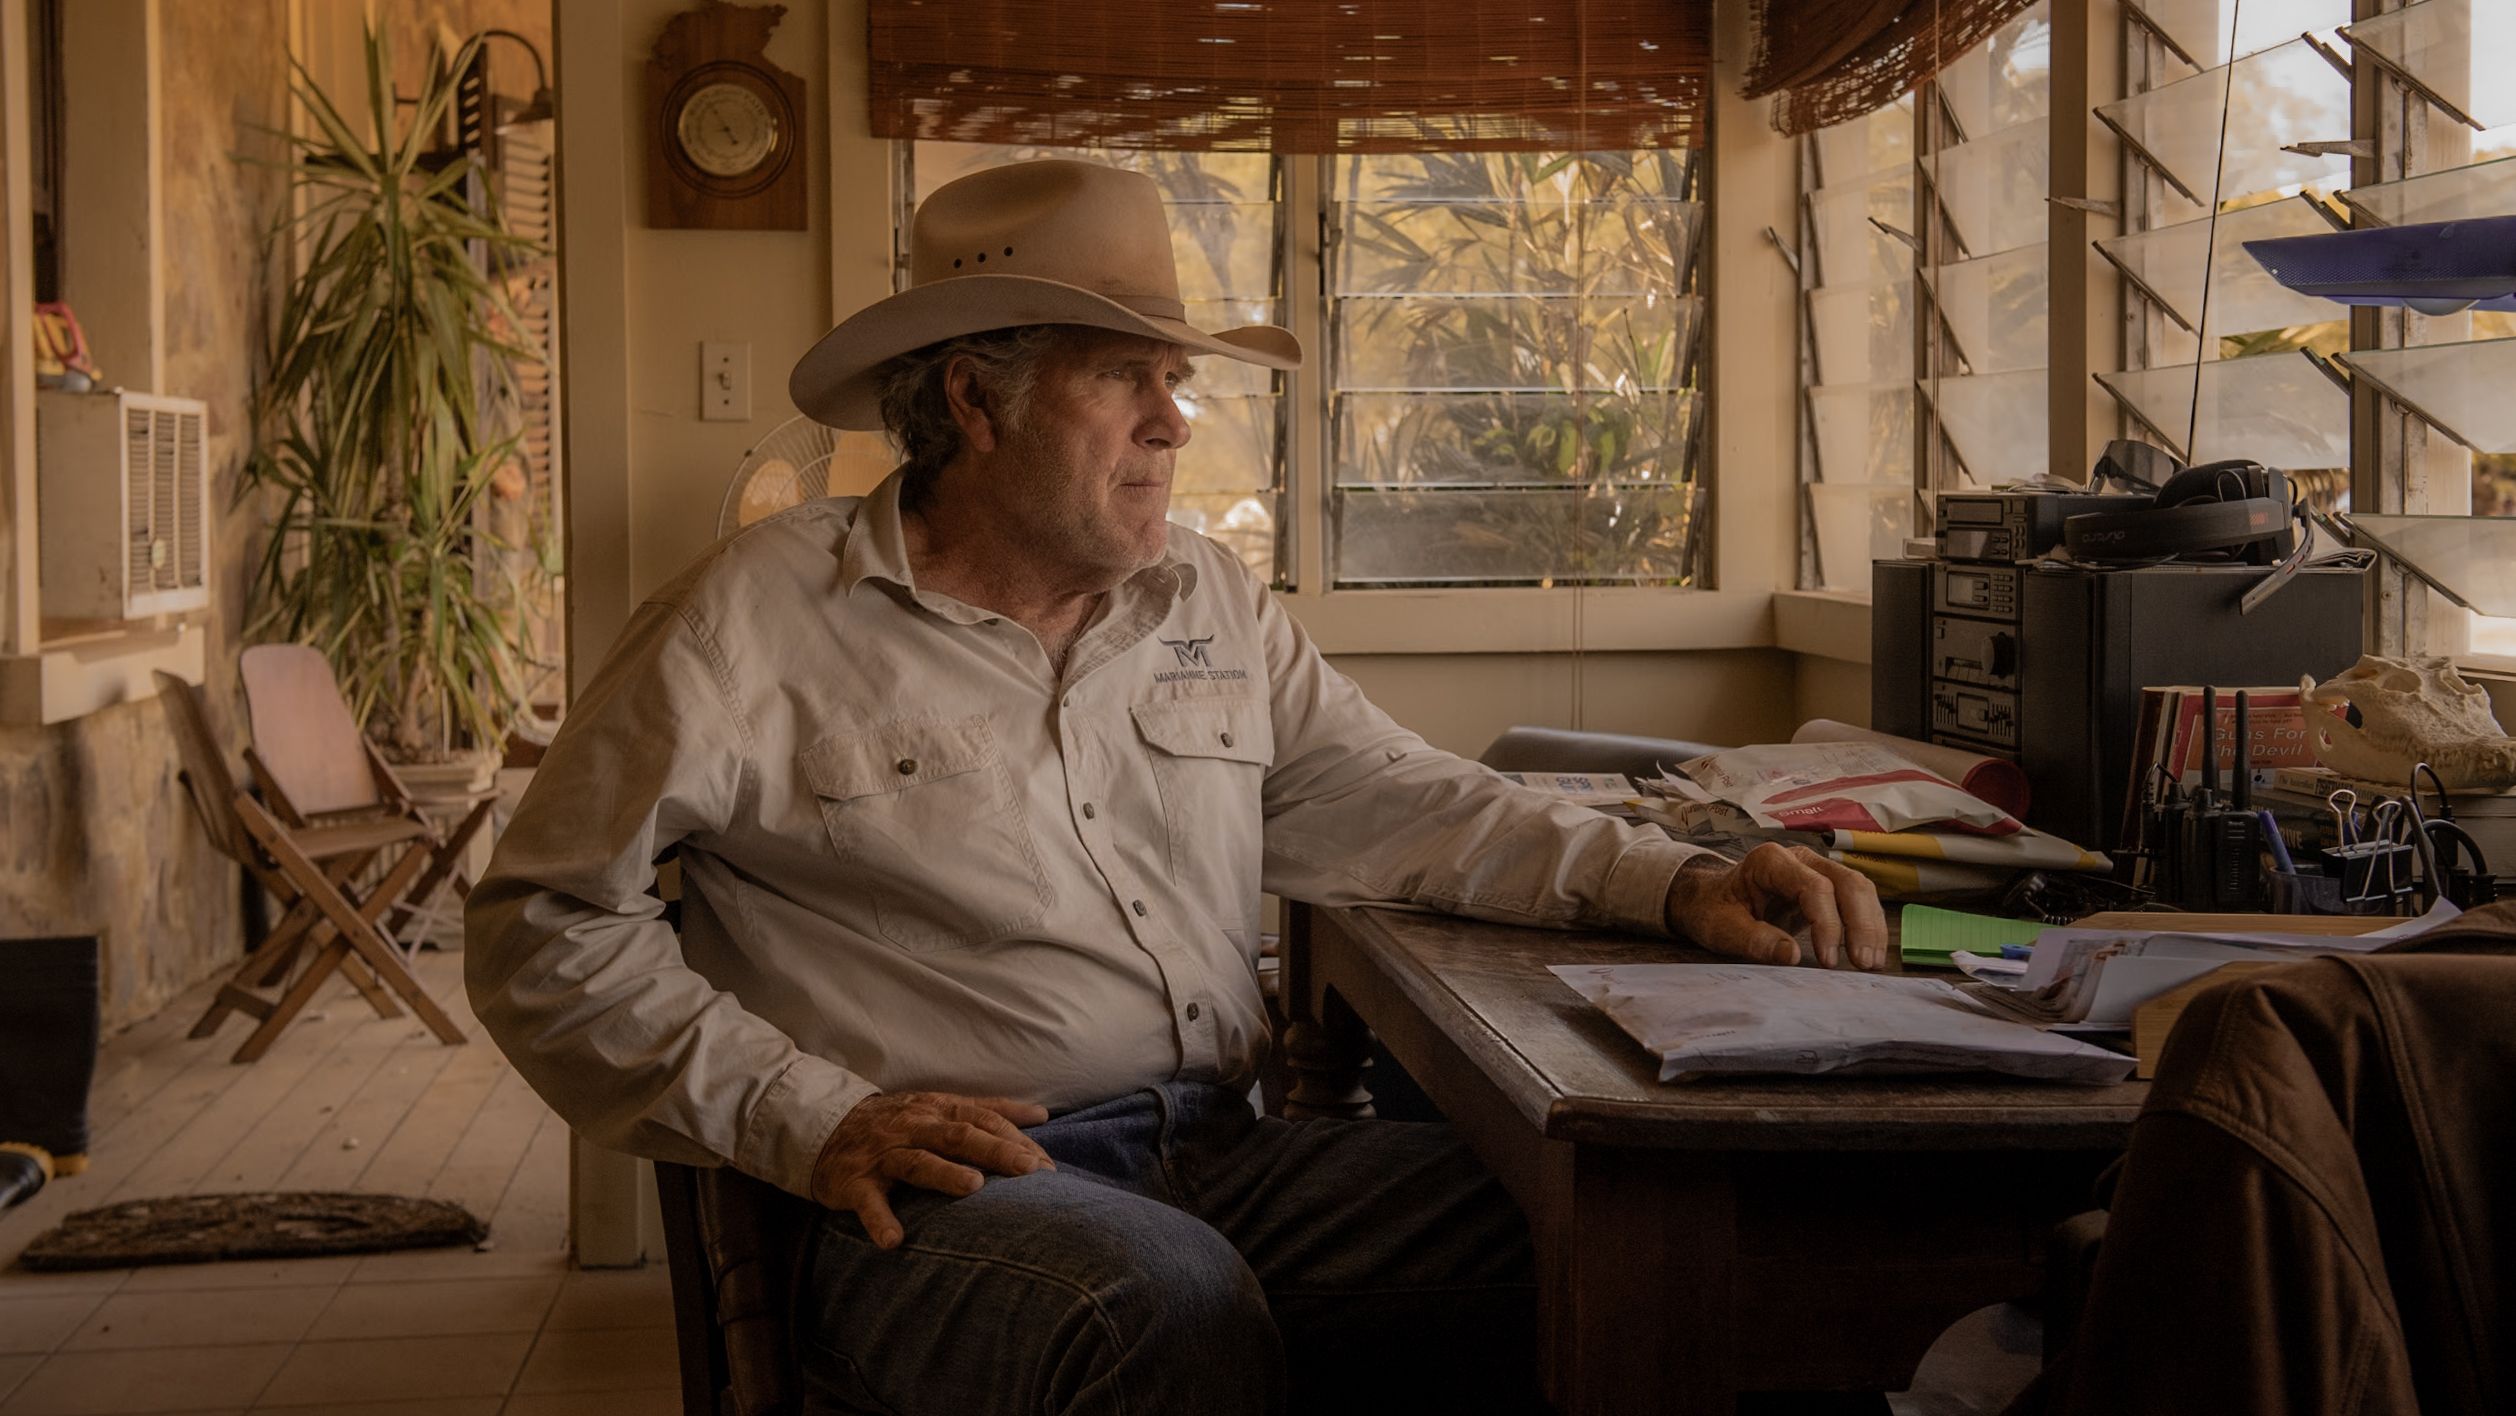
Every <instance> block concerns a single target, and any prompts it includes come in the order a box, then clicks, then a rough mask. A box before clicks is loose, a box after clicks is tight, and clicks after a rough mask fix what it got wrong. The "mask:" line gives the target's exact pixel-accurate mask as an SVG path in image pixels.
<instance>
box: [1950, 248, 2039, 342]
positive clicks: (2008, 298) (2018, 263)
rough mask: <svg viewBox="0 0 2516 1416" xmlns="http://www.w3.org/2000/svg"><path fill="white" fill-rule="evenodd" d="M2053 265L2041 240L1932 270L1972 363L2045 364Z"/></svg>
mask: <svg viewBox="0 0 2516 1416" xmlns="http://www.w3.org/2000/svg"><path fill="white" fill-rule="evenodd" d="M2048 266H2049V253H2048V252H2047V250H2046V248H2045V247H2044V246H2042V245H2040V244H2039V245H2034V246H2022V247H2020V248H2018V249H2017V250H2014V251H2004V252H2002V253H2001V254H1999V255H1997V256H1985V257H1983V258H1982V259H1980V260H1972V261H1958V262H1956V263H1955V264H1953V265H1944V266H1940V267H1938V268H1937V269H1935V270H1934V271H1932V273H1931V277H1930V284H1931V289H1932V291H1933V292H1934V293H1935V294H1936V295H1937V297H1938V300H1939V310H1940V315H1941V317H1942V318H1944V319H1946V320H1947V321H1948V331H1949V334H1950V335H1951V336H1952V337H1953V338H1954V339H1955V340H1956V341H1957V347H1958V350H1959V351H1960V352H1961V353H1962V354H1963V355H1964V356H1965V360H1966V364H1967V367H1969V368H1971V369H1972V370H1973V371H1974V372H1976V373H1978V374H1999V373H2008V372H2010V371H2013V370H2018V369H2041V368H2043V367H2044V363H2045V342H2046V341H2045V312H2046V310H2047V309H2048V308H2049V307H2050V303H2051V302H2050V301H2049V300H2048V299H2047V295H2048V294H2049V291H2048V285H2047V278H2046V277H2047V269H2048Z"/></svg>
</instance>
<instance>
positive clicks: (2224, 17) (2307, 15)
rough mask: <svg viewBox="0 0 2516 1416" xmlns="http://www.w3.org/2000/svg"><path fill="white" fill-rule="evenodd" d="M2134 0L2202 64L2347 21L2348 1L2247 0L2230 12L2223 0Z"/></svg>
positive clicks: (2239, 55) (2222, 61)
mask: <svg viewBox="0 0 2516 1416" xmlns="http://www.w3.org/2000/svg"><path fill="white" fill-rule="evenodd" d="M2135 3H2137V4H2138V5H2139V6H2140V8H2141V9H2142V11H2144V12H2145V13H2146V14H2147V15H2148V16H2149V18H2150V19H2151V20H2152V21H2154V22H2156V24H2157V25H2158V27H2159V28H2160V29H2163V30H2165V31H2166V32H2167V34H2168V35H2169V36H2170V37H2171V38H2173V39H2174V41H2175V42H2176V44H2177V45H2179V46H2180V47H2182V49H2183V50H2184V52H2185V53H2187V54H2190V55H2192V56H2193V58H2194V59H2195V60H2196V61H2197V62H2199V63H2200V64H2201V65H2202V66H2203V67H2205V68H2207V67H2212V66H2216V65H2220V64H2225V63H2227V62H2228V61H2230V60H2232V59H2241V58H2243V57H2245V56H2246V55H2248V54H2255V53H2259V52H2261V51H2262V50H2265V49H2270V48H2273V47H2275V46H2277V45H2282V44H2287V43H2290V42H2291V41H2293V40H2295V39H2296V38H2297V37H2298V35H2299V34H2301V33H2303V32H2307V31H2316V32H2319V33H2320V32H2322V31H2327V30H2331V29H2333V28H2335V27H2336V26H2340V25H2345V24H2348V23H2349V22H2350V0H2285V3H2265V0H2252V3H2249V4H2246V5H2244V6H2243V7H2242V13H2240V14H2235V15H2233V16H2232V15H2231V11H2234V10H2237V9H2238V8H2239V7H2237V6H2233V5H2231V4H2230V3H2229V0H2135ZM2231 18H2233V19H2234V20H2235V21H2236V28H2235V32H2234V34H2233V35H2232V34H2231V33H2230V32H2229V23H2230V20H2231ZM2232 40H2233V42H2231V41H2232Z"/></svg>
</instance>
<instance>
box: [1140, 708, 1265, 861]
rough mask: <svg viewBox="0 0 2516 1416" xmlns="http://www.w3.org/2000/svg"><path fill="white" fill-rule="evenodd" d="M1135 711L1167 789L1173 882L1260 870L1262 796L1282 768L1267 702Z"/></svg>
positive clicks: (1164, 811)
mask: <svg viewBox="0 0 2516 1416" xmlns="http://www.w3.org/2000/svg"><path fill="white" fill-rule="evenodd" d="M1128 711H1129V712H1130V713H1131V714H1132V715H1133V716H1134V718H1135V720H1136V734H1137V736H1138V737H1140V738H1142V739H1143V740H1144V744H1145V747H1146V749H1147V753H1146V755H1147V756H1148V757H1150V758H1151V759H1152V763H1153V779H1154V782H1155V783H1156V785H1157V786H1159V787H1160V789H1161V793H1162V819H1163V825H1164V827H1165V829H1166V832H1167V834H1168V835H1169V837H1170V858H1171V859H1170V864H1171V877H1172V878H1173V879H1174V880H1180V879H1183V878H1184V877H1186V876H1190V875H1196V874H1199V873H1201V872H1202V871H1204V870H1209V869H1225V868H1231V867H1233V866H1235V865H1247V866H1248V867H1249V868H1250V869H1253V870H1254V869H1255V864H1256V858H1257V852H1258V849H1259V847H1260V844H1261V842H1262V840H1263V838H1264V832H1265V827H1266V817H1265V811H1264V809H1263V807H1262V806H1261V803H1260V790H1261V788H1262V787H1264V785H1265V783H1266V776H1267V768H1268V767H1269V766H1271V765H1273V763H1274V762H1275V721H1274V719H1273V717H1272V716H1271V715H1270V714H1269V712H1268V709H1267V703H1266V700H1264V699H1260V698H1198V699H1184V700H1180V701H1177V702H1168V703H1139V704H1136V705H1135V706H1134V707H1132V708H1131V709H1129V710H1128ZM1218 857H1220V858H1218ZM1237 857H1246V860H1237V859H1235V858H1237Z"/></svg>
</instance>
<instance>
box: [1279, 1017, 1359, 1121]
mask: <svg viewBox="0 0 2516 1416" xmlns="http://www.w3.org/2000/svg"><path fill="white" fill-rule="evenodd" d="M1319 1012H1320V1014H1321V1017H1320V1018H1319V1020H1318V1021H1316V1022H1313V1021H1311V1020H1309V1019H1302V1020H1299V1021H1296V1022H1294V1023H1293V1024H1291V1025H1290V1026H1288V1027H1286V1028H1285V1030H1284V1068H1285V1070H1286V1071H1287V1072H1289V1073H1291V1074H1292V1083H1291V1086H1290V1087H1289V1089H1288V1090H1287V1091H1286V1093H1285V1097H1284V1114H1285V1115H1286V1116H1287V1117H1290V1118H1291V1119H1293V1120H1296V1121H1300V1120H1305V1119H1307V1118H1309V1117H1313V1116H1338V1117H1343V1118H1345V1119H1347V1120H1355V1119H1359V1118H1362V1117H1366V1116H1370V1115H1371V1114H1372V1093H1371V1088H1370V1087H1369V1086H1367V1085H1366V1084H1365V1082H1364V1073H1366V1072H1367V1071H1369V1070H1370V1069H1371V1065H1372V1059H1371V1055H1370V1046H1369V1044H1368V1042H1367V1041H1366V1039H1368V1038H1369V1037H1370V1036H1371V1034H1370V1033H1369V1032H1367V1031H1365V1030H1364V1027H1363V1022H1362V1019H1360V1018H1357V1017H1355V1016H1354V1010H1353V1009H1352V1008H1350V1007H1347V1006H1346V1002H1345V1000H1344V999H1342V998H1340V997H1338V996H1337V995H1335V994H1333V993H1331V994H1329V995H1327V997H1326V998H1325V1000H1324V1001H1323V1002H1322V1003H1321V1005H1320V1007H1319Z"/></svg>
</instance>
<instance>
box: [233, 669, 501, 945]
mask: <svg viewBox="0 0 2516 1416" xmlns="http://www.w3.org/2000/svg"><path fill="white" fill-rule="evenodd" d="M237 667H238V669H239V671H240V672H241V673H242V675H243V678H244V685H245V712H246V714H247V716H248V717H249V718H250V719H251V721H252V726H253V745H252V746H251V747H248V748H246V749H245V763H246V765H247V766H248V767H250V768H251V769H252V771H253V777H254V785H255V786H256V787H257V788H259V790H260V792H261V795H262V799H263V800H264V801H265V802H267V803H268V804H269V805H270V807H271V809H272V811H273V813H274V814H276V815H277V816H278V817H279V818H280V819H281V820H282V821H283V822H286V823H287V824H288V825H290V826H293V827H298V828H304V827H308V826H337V825H344V824H347V823H349V822H352V821H360V820H368V819H373V818H379V817H395V816H398V817H406V818H408V819H410V820H413V821H416V822H418V823H420V824H421V825H422V826H424V827H426V828H427V831H428V842H429V850H430V856H429V860H428V867H427V871H426V873H425V874H423V875H421V876H420V878H419V883H417V884H415V885H413V886H412V887H411V889H410V893H409V894H407V895H405V896H404V897H403V898H402V899H401V900H399V901H397V902H396V903H395V904H394V906H393V914H392V917H391V918H390V919H388V920H387V921H386V922H385V927H384V932H385V934H386V935H387V937H389V938H391V939H392V940H393V941H394V942H395V945H396V946H397V947H399V948H401V949H402V951H403V954H404V956H405V957H407V956H408V955H409V954H410V953H411V952H412V951H413V950H415V949H416V948H417V946H418V940H417V937H416V934H412V935H410V936H409V937H406V931H409V930H410V927H411V924H412V922H413V921H414V920H415V919H416V920H418V921H420V923H421V925H422V927H423V928H424V927H425V925H427V924H430V923H434V922H436V920H437V919H438V918H439V917H440V916H439V915H438V912H437V911H435V910H434V909H432V908H431V907H430V906H431V904H432V902H433V901H434V900H435V899H436V897H437V895H438V893H439V892H440V891H441V890H444V889H447V888H449V887H451V889H452V890H453V892H454V895H455V898H456V899H457V900H465V899H469V898H471V894H472V883H471V882H470V881H469V880H467V879H465V878H464V876H463V872H462V869H461V866H462V861H463V855H464V852H465V851H467V850H469V849H470V847H471V844H472V838H473V837H474V836H476V835H478V834H480V830H481V828H482V827H483V826H485V825H487V824H488V821H489V814H490V811H491V809H492V808H493V807H494V806H496V805H497V801H498V793H497V791H496V789H495V788H491V789H489V790H485V791H477V792H467V793H464V794H463V795H461V796H459V797H452V798H447V799H445V800H444V801H442V802H437V801H435V799H432V804H436V805H442V806H449V807H459V808H462V809H463V812H464V814H463V817H462V819H461V820H460V821H459V822H457V823H456V825H455V827H454V829H453V830H452V831H450V832H444V833H442V834H441V833H440V832H439V830H438V828H437V825H436V823H435V822H433V821H431V820H430V819H429V818H428V816H427V814H426V813H425V812H423V811H422V810H421V809H420V806H419V804H418V803H417V802H416V801H415V800H414V799H413V798H412V796H411V794H410V792H409V790H408V789H407V788H405V787H404V786H403V784H402V779H401V778H400V777H398V776H396V775H395V774H394V771H393V768H392V767H391V766H390V765H388V764H387V763H386V762H385V760H384V758H383V756H382V755H381V754H379V753H378V752H377V751H376V746H375V744H374V743H373V742H371V741H369V740H368V737H367V735H366V734H365V733H363V732H361V731H359V727H358V720H357V719H356V718H354V717H352V716H351V715H350V711H349V700H348V699H346V698H344V697H342V695H341V683H340V680H339V679H338V678H337V677H335V676H334V675H333V673H332V665H331V662H330V661H329V660H327V659H325V658H324V657H323V655H322V653H321V652H320V651H319V650H317V649H315V648H314V647H313V646H311V645H306V644H256V645H254V646H253V647H252V648H249V649H247V650H245V651H244V653H243V654H242V655H241V656H239V658H238V661H237Z"/></svg>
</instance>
